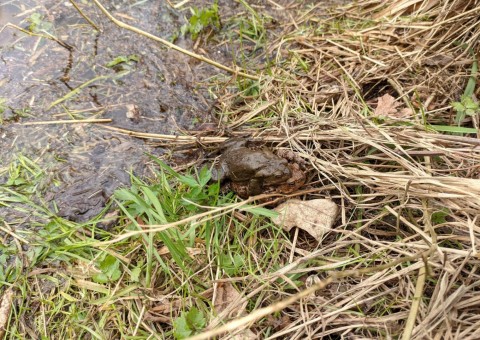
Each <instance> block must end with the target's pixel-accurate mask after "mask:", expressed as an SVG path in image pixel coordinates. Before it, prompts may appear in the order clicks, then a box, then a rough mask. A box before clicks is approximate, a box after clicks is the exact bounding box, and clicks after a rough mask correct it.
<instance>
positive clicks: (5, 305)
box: [0, 287, 14, 339]
mask: <svg viewBox="0 0 480 340" xmlns="http://www.w3.org/2000/svg"><path fill="white" fill-rule="evenodd" d="M13 295H14V294H13V288H12V287H10V288H8V289H7V290H5V292H4V293H3V297H2V302H1V303H0V339H3V335H4V334H5V332H6V331H7V328H6V327H7V323H8V317H9V316H10V311H11V309H12V302H13Z"/></svg>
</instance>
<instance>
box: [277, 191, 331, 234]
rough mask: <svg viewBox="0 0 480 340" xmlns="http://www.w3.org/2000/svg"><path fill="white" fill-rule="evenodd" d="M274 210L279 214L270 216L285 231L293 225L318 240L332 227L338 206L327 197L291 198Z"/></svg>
mask: <svg viewBox="0 0 480 340" xmlns="http://www.w3.org/2000/svg"><path fill="white" fill-rule="evenodd" d="M274 210H275V211H277V212H278V213H279V214H280V215H278V216H277V217H274V218H272V221H273V223H275V224H276V225H278V226H281V227H282V228H283V229H284V230H286V231H290V229H292V228H293V227H297V228H300V229H303V230H305V231H306V232H307V233H309V234H310V235H312V236H313V237H315V239H316V240H317V241H319V242H320V241H321V240H322V237H323V235H324V234H325V233H326V232H327V231H329V230H330V229H332V226H333V223H334V222H335V219H336V217H337V214H338V206H337V205H336V204H335V202H333V201H332V200H328V199H316V200H310V201H300V200H296V199H292V200H288V201H287V202H285V203H282V204H280V205H279V206H278V207H276V208H275V209H274Z"/></svg>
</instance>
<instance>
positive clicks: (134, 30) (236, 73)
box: [93, 0, 260, 80]
mask: <svg viewBox="0 0 480 340" xmlns="http://www.w3.org/2000/svg"><path fill="white" fill-rule="evenodd" d="M93 2H94V3H95V5H97V7H98V8H100V10H101V11H102V12H103V13H104V14H105V15H106V16H107V17H108V19H110V20H111V21H112V22H113V23H114V24H115V25H117V26H119V27H122V28H125V29H127V30H129V31H132V32H135V33H137V34H140V35H143V36H145V37H147V38H150V39H152V40H155V41H158V42H159V43H161V44H163V45H165V46H168V47H169V48H171V49H174V50H176V51H178V52H181V53H183V54H186V55H188V56H190V57H192V58H195V59H198V60H200V61H203V62H205V63H207V64H210V65H212V66H215V67H216V68H219V69H221V70H224V71H227V72H230V73H232V74H234V75H239V76H242V77H245V78H249V79H253V80H260V77H257V76H254V75H251V74H248V73H246V72H241V71H237V70H234V69H232V68H230V67H228V66H225V65H222V64H220V63H217V62H216V61H214V60H212V59H209V58H206V57H204V56H202V55H200V54H196V53H194V52H190V51H188V50H185V49H183V48H181V47H179V46H177V45H175V44H172V43H171V42H169V41H167V40H165V39H162V38H160V37H157V36H156V35H153V34H150V33H148V32H145V31H142V30H141V29H139V28H136V27H134V26H130V25H128V24H126V23H124V22H122V21H120V20H117V19H115V17H114V16H113V15H111V14H110V12H108V11H107V10H106V9H105V7H103V6H102V4H101V3H100V2H99V1H98V0H93Z"/></svg>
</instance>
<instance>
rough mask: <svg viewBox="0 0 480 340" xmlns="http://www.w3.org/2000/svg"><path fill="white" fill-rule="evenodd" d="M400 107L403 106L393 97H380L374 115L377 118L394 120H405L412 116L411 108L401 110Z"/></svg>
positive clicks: (387, 95)
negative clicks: (391, 118)
mask: <svg viewBox="0 0 480 340" xmlns="http://www.w3.org/2000/svg"><path fill="white" fill-rule="evenodd" d="M399 106H401V104H400V103H399V102H398V101H396V100H395V98H393V97H392V96H391V95H389V94H388V93H386V94H384V95H383V96H381V97H378V104H377V107H376V109H375V111H374V112H373V115H374V116H377V117H380V116H381V117H393V118H405V117H409V116H411V115H412V113H413V112H412V110H411V109H410V108H405V107H403V108H400V107H399Z"/></svg>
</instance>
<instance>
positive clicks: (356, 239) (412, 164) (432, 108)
mask: <svg viewBox="0 0 480 340" xmlns="http://www.w3.org/2000/svg"><path fill="white" fill-rule="evenodd" d="M479 11H480V2H478V1H456V0H451V1H440V0H438V1H435V0H434V1H421V0H419V1H395V2H393V1H392V2H388V3H385V2H384V1H378V0H369V1H367V0H365V1H360V2H358V3H355V4H354V5H351V6H347V7H346V8H343V9H341V10H337V11H336V12H335V13H331V15H329V16H328V18H327V19H318V15H317V14H318V13H317V12H316V11H315V9H314V10H312V11H310V12H309V14H308V15H307V16H304V17H302V18H301V19H300V20H298V21H296V22H292V24H291V25H290V27H288V28H287V29H286V31H285V32H284V34H283V35H281V36H280V37H279V38H278V39H277V41H275V43H273V44H271V45H270V47H269V52H270V53H272V54H274V57H275V59H276V65H277V66H275V67H273V68H272V69H271V70H270V71H271V73H272V75H273V76H272V77H270V78H265V79H264V80H263V84H262V88H263V89H264V90H263V92H262V96H261V98H258V100H254V101H252V100H248V99H247V100H245V102H244V103H243V104H242V105H238V104H235V101H233V100H232V97H229V96H225V97H224V101H223V102H222V105H223V107H222V109H223V111H226V112H230V116H229V117H230V118H231V119H232V120H231V121H229V123H228V124H229V127H231V128H235V129H239V127H241V128H242V129H241V131H242V132H251V133H253V134H256V136H258V137H262V138H263V139H267V140H271V141H280V143H279V145H280V146H287V144H288V148H291V149H293V150H295V151H296V152H297V153H298V154H299V155H301V157H303V158H304V159H305V160H307V161H309V162H310V164H311V166H312V168H313V169H314V170H315V171H312V172H311V173H312V174H314V175H313V181H312V186H313V187H315V188H318V192H317V193H314V194H311V196H320V197H325V196H327V197H332V198H333V199H335V200H337V202H339V204H341V206H342V209H343V210H342V214H341V222H340V223H339V224H340V225H338V226H337V227H336V229H335V231H334V233H335V235H331V236H330V237H327V238H326V239H325V240H324V242H323V243H322V245H321V249H320V250H317V251H311V249H312V248H311V244H308V242H307V241H305V240H302V241H301V242H300V241H298V242H297V243H296V244H293V245H292V247H293V249H295V250H298V253H296V255H295V256H294V259H296V260H297V261H298V259H300V258H302V256H304V257H308V258H310V256H312V254H315V255H314V257H319V258H322V259H329V260H330V261H332V263H342V265H341V266H339V267H341V268H350V269H352V268H353V269H355V268H364V267H367V268H368V267H373V266H374V265H375V264H386V263H390V262H392V261H394V260H395V259H398V258H399V257H401V256H414V255H415V254H417V253H418V252H419V251H425V250H427V249H432V250H433V251H432V252H431V253H430V254H429V255H428V257H427V258H424V259H422V258H418V259H417V260H416V261H412V262H409V263H403V264H402V265H397V266H395V267H392V268H388V269H384V270H381V271H379V272H376V273H374V274H372V275H370V276H362V277H360V278H359V277H350V278H342V279H338V280H336V283H335V284H330V285H329V286H327V287H326V288H325V289H323V290H322V291H319V292H317V294H316V295H315V294H312V295H310V296H309V297H307V298H303V299H302V301H301V303H296V304H292V305H290V306H289V307H288V308H287V309H283V310H282V313H283V315H284V316H285V317H286V318H287V320H290V322H289V323H288V325H284V326H283V329H281V330H277V331H276V332H274V333H273V334H272V335H271V336H270V337H269V339H273V338H278V337H283V336H287V337H289V338H296V339H299V338H305V337H312V338H319V337H321V336H327V335H332V334H336V335H345V336H347V337H348V338H355V337H356V336H361V337H370V338H378V337H381V338H391V337H396V336H399V335H401V334H403V335H404V337H405V338H407V337H408V336H409V335H410V334H411V337H412V338H414V339H426V338H459V337H462V338H466V339H475V338H478V337H479V336H480V331H479V329H480V320H479V317H478V313H479V311H480V304H479V298H478V296H477V295H478V290H479V289H478V286H479V283H478V279H479V275H480V272H479V267H478V265H479V261H478V259H479V255H480V253H479V252H478V243H479V241H480V237H479V236H480V226H479V211H480V181H479V180H478V179H479V174H480V171H479V165H480V163H479V161H480V146H479V141H478V139H477V138H476V136H461V135H458V134H453V135H452V134H439V133H435V132H434V131H433V130H432V129H430V126H431V125H435V124H442V125H455V123H454V116H455V112H454V111H453V110H452V109H451V106H450V103H451V102H452V101H458V100H459V98H460V96H461V94H462V93H463V91H464V88H465V85H466V82H467V80H468V78H469V77H470V68H471V66H472V63H473V62H474V56H477V57H478V55H479V52H480V47H479V46H480V45H479V44H478V41H479V36H480V20H479V17H478V13H479ZM385 94H390V95H391V96H393V97H394V98H395V99H396V100H397V101H398V102H399V103H401V105H402V106H404V107H405V108H408V109H409V110H410V111H409V112H410V114H409V116H408V117H406V118H405V117H402V118H399V117H395V116H393V115H392V116H387V117H378V116H376V115H375V114H374V112H375V107H376V104H377V99H378V98H380V97H382V96H383V95H385ZM477 94H478V90H477ZM237 102H238V100H237ZM259 108H261V109H259ZM245 116H248V119H245ZM476 119H478V118H475V117H474V118H471V119H467V120H465V121H463V122H462V124H463V125H464V126H474V127H477V126H478V125H477V124H478V122H477V121H476ZM258 121H261V122H267V124H268V128H267V129H266V130H263V131H262V132H260V133H258V132H257V131H255V129H253V128H252V129H249V127H248V126H247V124H248V123H250V124H251V123H252V122H253V123H255V122H258ZM237 131H238V130H237ZM331 185H333V186H334V187H335V189H333V190H331V189H329V190H324V189H322V188H326V187H328V188H331ZM353 253H355V254H357V255H358V256H357V257H356V258H355V259H354V260H352V254H353ZM347 259H350V260H347ZM344 261H346V262H344ZM294 263H297V264H298V263H300V262H294ZM294 267H295V268H291V267H289V271H287V272H289V273H292V272H296V273H299V272H300V273H304V274H305V275H307V274H308V273H312V270H313V269H312V268H305V269H299V268H296V266H294ZM315 269H316V270H322V269H323V270H326V269H325V268H315ZM270 298H271V300H272V301H276V300H277V299H278V296H277V295H276V294H272V295H271V296H270ZM266 301H268V297H267V299H266ZM416 304H417V305H416ZM409 316H410V320H409V321H407V319H409Z"/></svg>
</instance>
